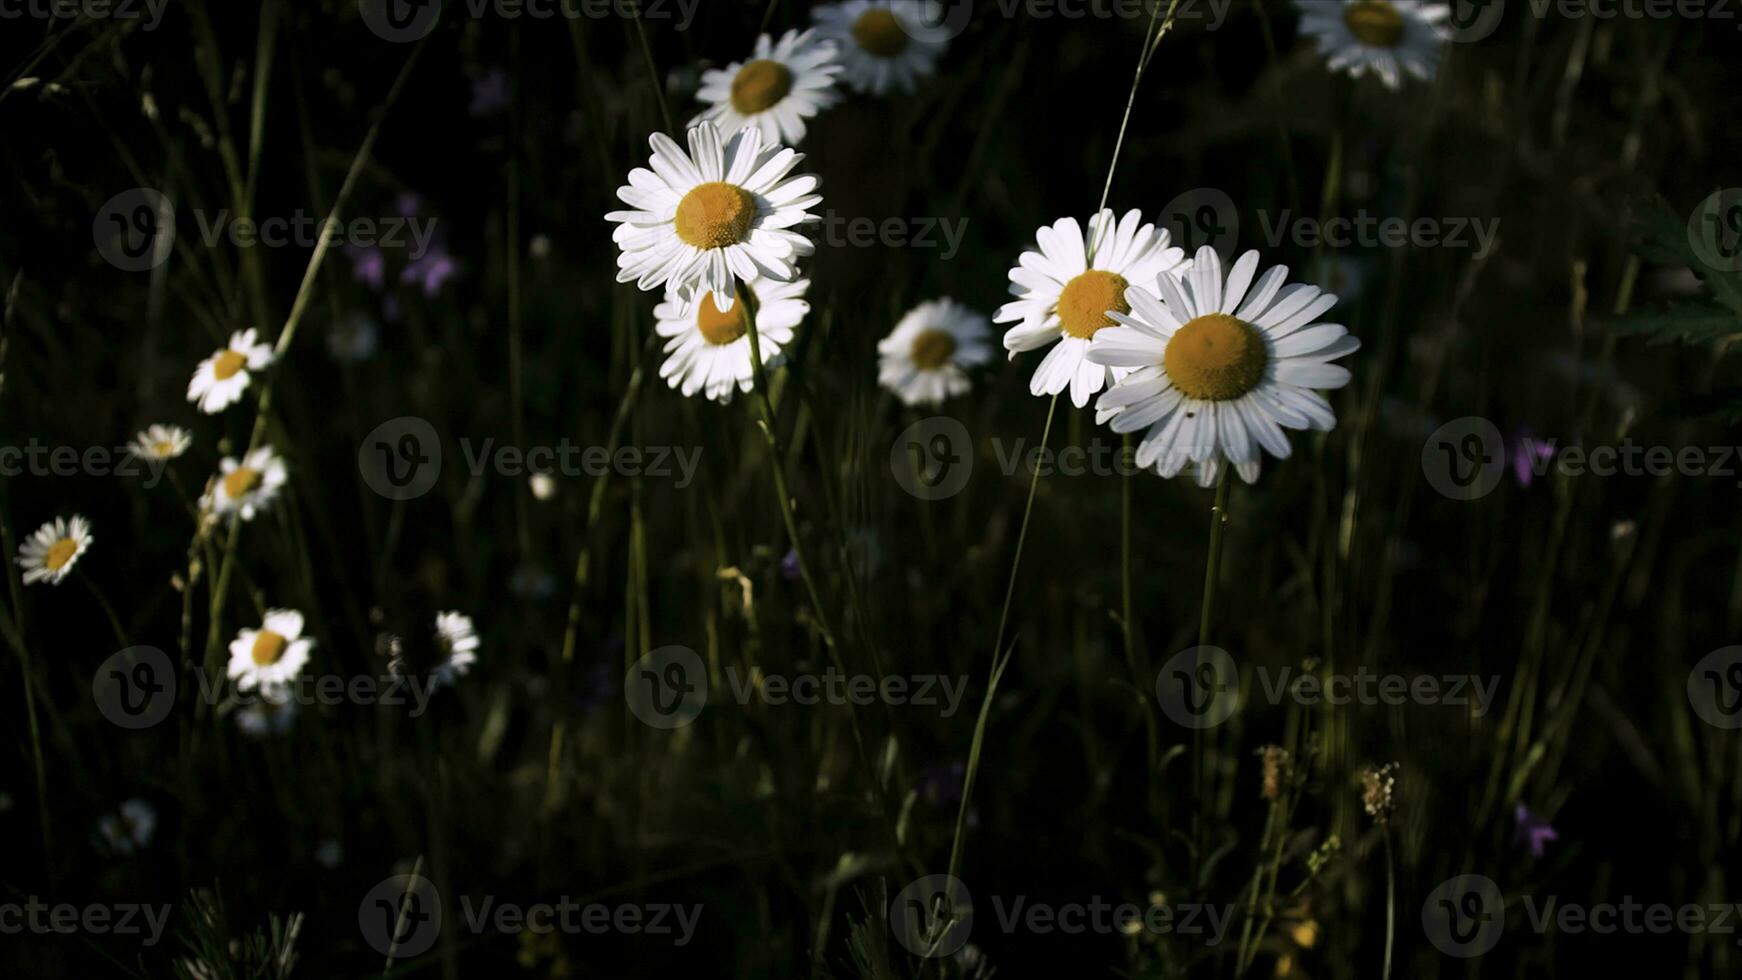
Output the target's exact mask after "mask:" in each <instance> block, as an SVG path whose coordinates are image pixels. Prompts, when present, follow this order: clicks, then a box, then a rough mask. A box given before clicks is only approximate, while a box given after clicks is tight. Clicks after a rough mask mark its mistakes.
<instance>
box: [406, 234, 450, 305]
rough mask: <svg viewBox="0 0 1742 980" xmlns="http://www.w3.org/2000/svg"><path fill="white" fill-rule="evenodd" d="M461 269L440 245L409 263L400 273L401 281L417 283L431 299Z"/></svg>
mask: <svg viewBox="0 0 1742 980" xmlns="http://www.w3.org/2000/svg"><path fill="white" fill-rule="evenodd" d="M458 271H459V266H458V265H456V264H455V263H454V260H453V258H452V257H451V256H449V255H448V253H447V252H446V251H443V250H442V248H441V247H440V246H437V247H435V248H432V249H430V250H429V252H428V253H427V254H425V255H424V257H423V258H421V259H418V260H417V261H415V262H413V263H411V264H410V265H407V266H406V267H405V271H403V272H401V273H400V274H399V281H400V282H403V283H415V284H416V285H418V286H419V287H421V288H422V289H423V294H424V295H425V296H427V297H429V298H431V299H434V298H435V295H436V294H437V293H439V292H441V291H442V284H443V283H445V282H447V281H448V280H449V279H451V278H453V276H454V273H456V272H458Z"/></svg>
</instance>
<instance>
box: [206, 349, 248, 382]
mask: <svg viewBox="0 0 1742 980" xmlns="http://www.w3.org/2000/svg"><path fill="white" fill-rule="evenodd" d="M247 361H248V359H247V358H246V357H243V356H242V355H241V354H238V353H236V352H235V351H233V350H226V351H219V352H218V357H217V359H216V360H214V361H212V377H214V378H217V379H218V380H219V381H223V380H224V379H226V378H229V377H232V376H233V375H235V373H236V372H237V371H240V370H242V365H243V364H245V363H247Z"/></svg>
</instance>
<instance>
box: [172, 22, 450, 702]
mask: <svg viewBox="0 0 1742 980" xmlns="http://www.w3.org/2000/svg"><path fill="white" fill-rule="evenodd" d="M431 36H433V35H425V37H424V38H423V39H422V40H420V41H418V42H417V46H416V47H414V48H412V50H411V55H410V56H409V57H407V58H406V59H405V66H404V67H403V68H401V69H400V70H399V77H397V78H395V79H394V80H393V86H392V88H390V89H388V90H387V97H386V99H385V100H383V101H382V103H381V106H380V107H379V108H378V109H377V110H376V112H375V121H374V122H372V123H371V124H370V126H369V131H368V133H367V134H365V135H364V137H363V143H362V145H361V146H359V147H358V148H357V155H356V156H355V157H353V158H352V160H351V168H350V169H349V170H348V171H346V173H345V180H344V183H342V184H340V185H339V193H338V196H337V197H335V198H334V199H333V207H332V210H331V211H329V212H328V213H327V220H326V221H325V222H324V223H322V225H321V234H320V236H319V239H318V240H317V241H316V242H315V247H314V252H313V253H312V254H311V255H310V256H309V260H308V267H307V268H306V269H304V270H303V274H302V284H301V285H300V286H298V287H297V291H296V298H295V300H293V301H292V302H291V306H290V314H289V316H287V317H286V318H285V321H284V328H283V329H282V330H280V331H279V332H278V341H277V343H275V344H274V345H273V350H272V360H273V363H274V364H277V363H280V362H282V360H283V358H284V354H285V352H286V351H288V350H289V349H290V342H291V340H292V339H293V338H294V337H295V336H296V328H297V326H298V325H299V324H301V323H302V318H303V314H304V313H305V312H307V310H308V304H309V300H310V298H311V297H312V296H313V295H314V288H315V282H316V281H317V279H318V278H319V275H320V271H321V263H322V262H324V261H325V260H326V257H327V252H328V250H329V249H331V247H332V244H333V238H334V234H333V232H334V230H335V229H336V228H337V227H338V222H339V217H340V215H341V214H343V213H344V209H345V205H346V203H348V202H349V201H350V199H351V191H352V189H354V188H355V187H356V186H357V178H358V177H359V176H361V175H362V173H363V170H364V168H365V167H366V166H367V165H368V163H369V159H370V157H371V155H372V154H373V152H374V149H375V140H376V137H378V136H380V135H381V124H382V123H384V122H386V120H387V114H388V112H389V111H391V110H392V108H393V105H394V103H396V102H398V101H399V95H400V93H401V92H403V91H404V90H405V84H406V82H407V81H408V80H409V79H410V78H411V72H412V69H413V68H415V67H417V60H418V56H419V55H421V54H422V53H423V48H424V45H425V44H426V43H428V41H429V38H430V37H431ZM276 376H277V372H276V371H267V372H266V376H265V377H264V378H263V379H262V380H261V382H260V402H259V406H258V408H257V409H256V413H255V416H254V429H253V433H252V434H251V435H250V436H249V439H248V451H249V452H252V451H254V450H255V449H257V448H259V446H260V442H261V440H262V439H263V438H265V436H266V419H267V417H268V415H269V414H270V412H271V408H272V385H273V381H274V379H275V378H276ZM244 455H246V454H244ZM239 528H240V522H239V521H238V520H237V518H235V517H231V518H230V533H229V535H228V537H227V538H226V539H225V541H224V559H223V564H222V566H221V567H220V568H219V570H218V574H217V578H216V581H214V582H213V584H212V604H211V623H210V626H209V629H208V631H207V634H206V659H207V661H208V664H207V667H208V669H210V668H211V666H212V664H211V663H210V662H209V661H210V660H211V658H212V656H213V652H214V651H215V650H216V649H217V645H218V641H219V638H220V635H221V633H220V631H221V630H222V629H223V614H224V603H225V600H226V599H227V598H228V596H229V589H230V574H231V571H232V570H233V568H234V566H235V559H236V540H237V537H238V535H237V531H238V530H239Z"/></svg>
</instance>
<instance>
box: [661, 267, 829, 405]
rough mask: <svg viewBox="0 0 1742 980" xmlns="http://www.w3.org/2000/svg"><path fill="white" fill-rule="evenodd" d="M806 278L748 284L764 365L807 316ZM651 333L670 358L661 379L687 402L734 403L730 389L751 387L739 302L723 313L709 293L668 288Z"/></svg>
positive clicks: (776, 360) (772, 362) (745, 330)
mask: <svg viewBox="0 0 1742 980" xmlns="http://www.w3.org/2000/svg"><path fill="white" fill-rule="evenodd" d="M810 284H811V283H810V280H809V279H800V280H798V281H797V282H774V281H773V280H769V279H753V280H751V281H750V282H748V283H746V284H745V286H746V287H747V288H748V290H749V292H750V295H751V296H753V297H755V300H756V313H755V316H756V342H757V347H758V349H759V350H760V351H761V353H762V363H763V365H764V366H765V367H772V366H773V365H775V364H778V363H779V361H780V354H781V351H782V350H784V349H785V348H786V346H787V345H788V344H790V343H792V338H793V330H794V328H795V327H797V326H798V325H799V322H800V321H802V320H803V319H804V318H805V314H807V313H809V312H810V308H811V305H810V303H809V302H808V301H806V300H805V298H804V294H805V291H806V290H808V289H810ZM653 316H654V320H655V321H656V322H655V324H654V329H655V330H657V331H658V332H659V335H660V336H661V337H668V338H670V339H669V340H667V341H666V342H665V351H666V353H667V354H669V355H671V356H669V357H667V358H666V359H665V363H664V364H662V365H660V367H659V376H660V377H662V378H664V379H666V381H667V382H669V383H670V384H671V386H672V387H673V388H676V389H678V390H679V391H682V392H683V394H684V397H686V398H688V397H690V396H691V395H694V394H695V393H696V392H698V391H699V392H701V393H703V394H704V395H706V396H707V397H709V398H712V399H713V400H715V401H717V402H728V401H731V400H732V394H733V389H738V390H740V391H744V392H749V391H750V389H751V388H752V387H753V386H754V373H753V372H752V370H751V364H750V331H749V327H748V325H747V324H746V323H745V321H744V308H743V305H742V304H732V305H730V306H728V307H726V308H725V310H724V311H722V310H721V307H720V304H719V302H718V301H717V299H716V298H715V295H714V294H713V293H704V294H702V295H701V296H700V297H699V298H693V299H685V298H684V297H683V296H682V295H681V294H680V293H679V292H678V291H677V290H675V289H672V288H669V287H668V288H667V289H666V292H665V302H663V303H661V304H659V305H658V306H656V307H654V308H653Z"/></svg>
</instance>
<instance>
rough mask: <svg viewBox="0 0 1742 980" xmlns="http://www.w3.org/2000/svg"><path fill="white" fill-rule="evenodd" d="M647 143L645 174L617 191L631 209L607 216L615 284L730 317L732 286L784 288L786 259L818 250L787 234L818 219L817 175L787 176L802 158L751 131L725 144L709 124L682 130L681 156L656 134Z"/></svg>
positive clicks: (634, 175)
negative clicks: (715, 303) (712, 307)
mask: <svg viewBox="0 0 1742 980" xmlns="http://www.w3.org/2000/svg"><path fill="white" fill-rule="evenodd" d="M648 142H649V143H650V144H651V145H652V147H653V156H652V158H651V159H650V161H649V164H648V166H649V167H651V168H652V169H644V168H641V167H637V168H635V169H634V170H632V171H630V172H629V183H628V184H627V185H625V186H623V187H619V188H617V196H618V197H619V198H622V199H623V201H624V203H626V204H628V205H629V206H630V207H632V208H635V209H636V210H633V211H612V212H611V213H610V214H607V215H605V220H607V221H615V222H618V226H617V231H616V232H615V233H614V234H613V235H612V237H613V238H614V239H615V240H616V242H617V245H618V247H619V248H621V249H622V251H621V252H620V253H619V254H618V256H617V266H618V270H617V281H618V282H630V281H634V282H635V284H636V285H637V286H638V287H640V288H641V289H653V288H654V287H656V286H663V285H665V284H666V283H675V284H676V286H677V289H678V291H679V292H681V293H682V294H683V295H685V296H692V295H695V294H697V293H701V292H712V293H713V294H714V295H715V297H716V299H720V298H722V297H723V300H722V305H723V306H724V307H725V308H726V309H730V308H731V306H732V304H733V303H734V302H735V301H736V299H735V297H736V283H737V281H739V280H744V281H746V282H747V281H749V280H752V279H757V278H760V277H764V276H766V277H768V278H771V279H774V280H776V281H778V282H790V281H791V280H792V279H793V278H794V277H795V276H796V275H797V274H798V270H797V267H796V266H795V265H794V261H795V260H796V259H798V258H800V257H802V256H806V255H810V254H811V253H812V252H814V251H816V246H815V245H813V244H811V242H810V240H809V239H807V238H805V237H804V236H803V235H800V234H799V233H798V232H796V231H794V230H792V229H793V228H794V227H795V226H797V225H801V224H804V223H805V222H808V221H814V220H816V216H815V215H813V214H811V213H810V211H809V209H810V208H811V207H814V206H815V205H817V204H818V203H820V202H821V201H822V196H821V195H819V194H817V193H816V189H817V187H818V186H819V185H820V181H819V180H818V179H817V178H816V177H814V176H810V175H808V174H807V175H803V176H798V177H789V176H787V175H788V174H790V173H791V172H792V168H793V167H796V166H797V165H798V163H799V161H800V160H803V159H804V155H803V154H802V153H799V152H798V151H797V150H793V149H790V148H788V147H784V146H781V145H779V144H777V143H769V142H767V141H765V140H763V138H762V133H761V131H759V130H757V129H756V128H754V127H747V128H745V129H741V130H739V131H738V132H737V134H735V135H734V136H732V137H731V139H730V140H723V138H722V136H721V134H720V130H719V127H717V126H715V125H714V124H713V123H702V124H701V125H699V126H697V127H695V128H694V129H691V130H690V131H689V144H690V151H689V153H687V154H686V153H685V152H684V151H683V149H682V148H681V147H679V146H678V145H677V144H676V143H674V142H672V141H671V139H670V138H669V137H667V136H666V135H665V134H664V133H654V134H653V135H652V136H650V137H648Z"/></svg>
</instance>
